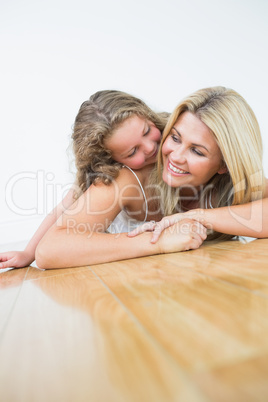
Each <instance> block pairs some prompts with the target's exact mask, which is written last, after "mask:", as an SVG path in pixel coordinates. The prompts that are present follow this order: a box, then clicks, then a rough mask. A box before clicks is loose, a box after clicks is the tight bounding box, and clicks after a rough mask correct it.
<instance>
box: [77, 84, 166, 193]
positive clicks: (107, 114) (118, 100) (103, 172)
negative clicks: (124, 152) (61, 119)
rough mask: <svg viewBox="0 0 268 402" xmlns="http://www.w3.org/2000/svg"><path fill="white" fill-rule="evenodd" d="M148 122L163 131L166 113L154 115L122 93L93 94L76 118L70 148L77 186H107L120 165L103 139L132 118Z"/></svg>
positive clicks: (135, 100)
mask: <svg viewBox="0 0 268 402" xmlns="http://www.w3.org/2000/svg"><path fill="white" fill-rule="evenodd" d="M134 115H135V116H139V117H141V118H142V119H145V120H149V121H151V122H152V123H154V124H155V126H156V127H157V128H158V129H159V130H160V131H161V132H162V131H163V129H164V127H165V124H166V122H167V117H168V114H167V113H155V112H153V111H152V110H151V109H150V108H149V107H148V106H147V105H146V104H145V103H144V102H143V101H142V100H141V99H138V98H136V97H135V96H132V95H129V94H127V93H125V92H121V91H115V90H105V91H99V92H96V93H95V94H94V95H92V96H91V97H90V98H89V100H87V101H85V102H84V103H83V104H82V105H81V107H80V109H79V112H78V114H77V116H76V119H75V123H74V128H73V133H72V146H73V152H74V156H75V164H76V168H77V174H76V184H77V185H78V186H79V187H80V189H81V191H82V192H84V191H85V190H86V189H87V188H88V187H89V186H90V184H92V183H95V182H96V181H102V182H103V183H105V184H110V183H111V181H112V180H113V179H114V178H116V177H117V176H118V174H119V170H120V169H121V167H122V165H121V164H120V163H118V162H116V161H115V160H113V158H112V155H111V152H110V151H109V150H108V149H107V148H106V146H105V142H106V140H107V139H108V138H109V137H111V136H112V135H113V132H114V130H116V129H118V128H119V127H120V125H121V124H122V123H124V121H125V120H127V119H128V118H130V117H132V116H134Z"/></svg>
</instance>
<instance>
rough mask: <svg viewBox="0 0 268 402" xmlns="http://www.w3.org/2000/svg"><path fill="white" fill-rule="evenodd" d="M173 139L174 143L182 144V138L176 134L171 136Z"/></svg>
mask: <svg viewBox="0 0 268 402" xmlns="http://www.w3.org/2000/svg"><path fill="white" fill-rule="evenodd" d="M171 138H172V140H173V141H174V142H180V137H179V136H178V135H176V134H171Z"/></svg>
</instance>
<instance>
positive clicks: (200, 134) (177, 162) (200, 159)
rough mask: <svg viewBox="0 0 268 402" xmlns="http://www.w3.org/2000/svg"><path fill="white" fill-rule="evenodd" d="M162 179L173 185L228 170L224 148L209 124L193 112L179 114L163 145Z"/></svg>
mask: <svg viewBox="0 0 268 402" xmlns="http://www.w3.org/2000/svg"><path fill="white" fill-rule="evenodd" d="M162 156H163V180H164V181H165V182H166V183H167V184H168V185H170V186H171V187H184V186H185V192H187V190H186V188H189V187H195V188H197V189H199V188H200V186H202V185H204V184H206V183H207V182H208V181H209V180H210V179H211V178H212V177H213V176H214V175H215V174H216V173H219V174H222V173H225V172H226V168H225V167H224V166H223V165H224V164H223V161H222V155H221V151H220V149H219V147H218V145H217V143H216V140H215V138H214V136H213V134H212V133H211V131H210V130H209V128H208V127H207V126H206V125H205V124H204V123H203V122H202V121H201V120H199V119H198V117H196V116H195V115H194V114H192V113H190V112H184V113H183V114H181V115H180V117H179V118H178V120H177V121H176V123H175V124H174V126H173V128H172V130H171V132H170V133H169V135H168V136H167V137H166V139H165V141H164V144H163V147H162Z"/></svg>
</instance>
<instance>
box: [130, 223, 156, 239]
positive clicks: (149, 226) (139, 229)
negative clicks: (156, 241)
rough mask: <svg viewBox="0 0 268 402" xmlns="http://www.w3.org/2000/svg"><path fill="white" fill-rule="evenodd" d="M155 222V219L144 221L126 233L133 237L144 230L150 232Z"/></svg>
mask: <svg viewBox="0 0 268 402" xmlns="http://www.w3.org/2000/svg"><path fill="white" fill-rule="evenodd" d="M155 225H156V222H155V221H150V222H146V223H144V224H143V225H140V226H138V227H137V228H136V229H134V230H132V231H131V232H129V233H128V236H129V237H135V236H137V235H139V234H141V233H144V232H152V231H153V230H154V228H155Z"/></svg>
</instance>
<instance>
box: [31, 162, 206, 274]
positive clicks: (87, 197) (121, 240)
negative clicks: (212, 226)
mask: <svg viewBox="0 0 268 402" xmlns="http://www.w3.org/2000/svg"><path fill="white" fill-rule="evenodd" d="M133 178H134V176H133V174H132V173H130V172H128V171H126V169H125V170H122V171H121V172H120V174H119V176H118V178H117V179H116V180H115V181H114V182H113V183H112V184H111V185H110V186H106V185H104V184H101V183H100V184H97V185H93V186H91V188H90V191H88V190H87V191H86V192H85V193H84V194H83V195H82V196H81V197H80V198H79V199H78V200H77V201H76V202H75V203H74V204H73V205H72V206H71V208H70V209H69V210H67V211H65V213H64V214H63V215H62V216H61V218H60V219H59V220H58V221H57V222H56V224H55V225H53V226H52V227H51V228H50V229H49V230H48V231H47V233H46V234H45V236H44V237H43V238H42V240H41V241H40V243H39V244H38V246H37V249H36V263H37V265H38V266H39V267H40V268H64V267H74V266H83V265H91V264H99V263H104V262H110V261H118V260H122V259H126V258H135V257H142V256H147V255H152V254H159V253H166V252H174V251H182V250H187V249H190V248H197V247H199V245H200V244H201V243H202V241H203V240H204V239H205V237H206V234H205V229H204V228H203V229H201V234H198V233H197V230H196V224H194V223H193V222H186V223H180V224H178V225H176V226H174V228H173V229H172V230H170V229H169V230H168V231H167V233H163V235H162V236H161V238H160V241H159V243H158V244H157V245H152V244H151V242H150V238H151V236H150V234H148V233H144V234H143V235H142V236H141V237H139V238H135V239H130V238H129V237H128V236H127V235H126V234H125V233H121V234H119V233H117V234H108V233H105V231H106V230H107V228H108V226H109V225H110V224H111V222H112V221H113V219H114V218H115V217H116V215H117V214H118V213H119V212H120V211H121V210H122V208H126V207H127V208H129V209H130V210H132V211H133V205H136V207H138V206H139V208H140V210H142V207H141V206H142V205H143V201H144V200H142V202H141V200H137V198H138V197H137V186H136V188H135V186H134V182H133V186H131V183H132V181H133ZM134 180H136V179H135V178H134ZM135 184H137V183H136V182H135Z"/></svg>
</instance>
